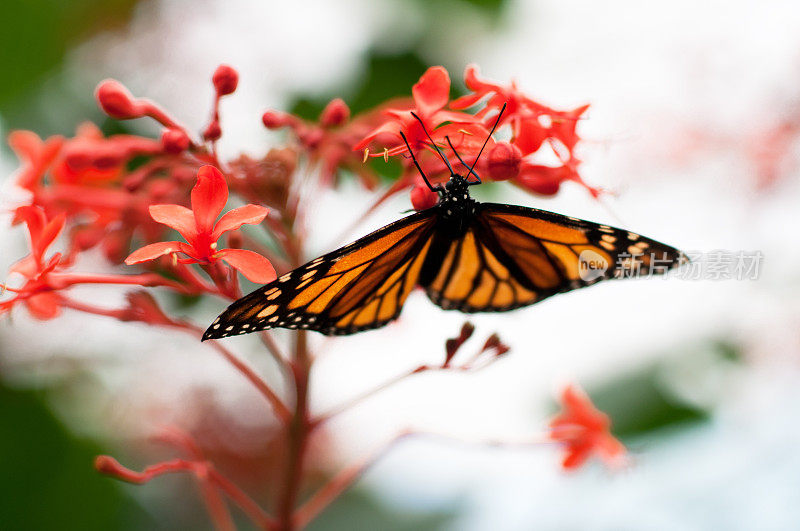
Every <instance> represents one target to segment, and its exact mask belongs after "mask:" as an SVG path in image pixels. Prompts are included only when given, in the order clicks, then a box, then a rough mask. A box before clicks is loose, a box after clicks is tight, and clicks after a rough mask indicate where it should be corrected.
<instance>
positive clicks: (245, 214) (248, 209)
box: [211, 205, 269, 241]
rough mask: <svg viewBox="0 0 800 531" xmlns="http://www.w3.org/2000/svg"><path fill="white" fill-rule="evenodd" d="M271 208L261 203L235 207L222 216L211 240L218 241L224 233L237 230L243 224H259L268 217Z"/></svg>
mask: <svg viewBox="0 0 800 531" xmlns="http://www.w3.org/2000/svg"><path fill="white" fill-rule="evenodd" d="M267 213H269V209H268V208H265V207H263V206H259V205H245V206H243V207H239V208H234V209H233V210H231V211H230V212H227V213H226V214H225V215H224V216H222V217H221V218H220V220H219V221H218V222H217V224H216V226H215V227H214V232H212V233H211V240H212V241H217V240H218V239H219V237H220V236H222V234H223V233H225V232H228V231H229V230H236V229H238V228H239V227H241V226H242V225H257V224H259V223H261V222H262V221H264V218H265V217H267Z"/></svg>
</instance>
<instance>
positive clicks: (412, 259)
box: [203, 209, 435, 341]
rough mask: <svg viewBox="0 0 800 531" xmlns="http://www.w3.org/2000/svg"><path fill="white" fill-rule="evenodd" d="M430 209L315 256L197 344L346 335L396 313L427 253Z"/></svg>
mask: <svg viewBox="0 0 800 531" xmlns="http://www.w3.org/2000/svg"><path fill="white" fill-rule="evenodd" d="M434 212H435V211H434V210H433V209H431V210H427V211H423V212H418V213H416V214H413V215H411V216H408V217H406V218H403V219H401V220H399V221H396V222H394V223H392V224H390V225H387V226H385V227H383V228H382V229H379V230H377V231H375V232H373V233H372V234H369V235H367V236H365V237H363V238H361V239H359V240H357V241H355V242H353V243H351V244H350V245H347V246H345V247H342V248H340V249H338V250H336V251H333V252H331V253H329V254H326V255H324V256H321V257H319V258H317V259H315V260H312V261H311V262H309V263H307V264H305V265H304V266H301V267H298V268H297V269H295V270H293V271H291V272H289V273H287V274H285V275H283V276H282V277H280V278H278V279H276V280H274V281H273V282H270V283H269V284H266V285H264V286H262V287H261V288H259V289H257V290H255V291H254V292H252V293H250V294H249V295H246V296H245V297H242V298H241V299H239V300H237V301H236V302H234V303H233V304H231V305H230V306H229V307H228V308H227V309H226V310H225V311H224V312H223V313H222V314H221V315H220V316H219V317H218V318H217V320H216V321H214V323H212V325H211V326H210V327H209V329H208V330H206V332H205V334H204V335H203V340H204V341H205V340H206V339H219V338H222V337H227V336H232V335H241V334H246V333H250V332H256V331H259V330H267V329H269V328H275V327H283V328H301V329H308V330H316V331H318V332H322V333H324V334H352V333H355V332H359V331H361V330H368V329H371V328H377V327H380V326H383V325H385V324H386V323H388V322H389V321H391V320H392V319H394V318H396V317H397V316H398V315H399V314H400V310H401V309H402V307H403V304H404V302H405V300H406V297H408V294H409V293H410V292H411V290H412V289H413V288H414V286H415V285H416V284H417V279H418V277H419V273H420V269H421V267H422V264H423V262H424V260H425V256H426V254H427V252H428V249H429V248H430V244H431V235H432V233H433V227H434V224H435V213H434Z"/></svg>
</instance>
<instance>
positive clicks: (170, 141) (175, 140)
mask: <svg viewBox="0 0 800 531" xmlns="http://www.w3.org/2000/svg"><path fill="white" fill-rule="evenodd" d="M190 144H191V141H190V140H189V135H187V134H186V132H185V131H183V130H181V129H171V128H170V129H165V130H164V132H163V133H161V145H162V146H163V147H164V151H166V152H167V153H172V154H173V155H177V154H178V153H182V152H183V151H186V150H187V149H189V145H190Z"/></svg>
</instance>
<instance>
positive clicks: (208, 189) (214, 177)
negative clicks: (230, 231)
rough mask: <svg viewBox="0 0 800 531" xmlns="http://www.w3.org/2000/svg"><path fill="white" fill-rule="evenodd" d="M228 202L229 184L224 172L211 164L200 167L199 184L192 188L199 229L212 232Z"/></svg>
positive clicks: (193, 207) (193, 205)
mask: <svg viewBox="0 0 800 531" xmlns="http://www.w3.org/2000/svg"><path fill="white" fill-rule="evenodd" d="M227 202H228V184H227V183H226V182H225V177H224V176H223V175H222V172H220V171H219V170H218V169H216V168H215V167H214V166H211V165H206V166H203V167H202V168H200V169H199V170H198V171H197V184H195V185H194V188H192V211H193V212H194V218H195V221H196V224H197V231H198V232H208V233H210V232H211V230H212V228H213V227H214V221H216V219H217V217H218V216H219V215H220V213H222V209H223V208H225V203H227Z"/></svg>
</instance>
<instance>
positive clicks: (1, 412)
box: [0, 384, 153, 531]
mask: <svg viewBox="0 0 800 531" xmlns="http://www.w3.org/2000/svg"><path fill="white" fill-rule="evenodd" d="M99 453H101V449H100V448H99V447H97V446H96V445H95V444H93V443H90V442H87V441H82V440H79V439H76V438H75V437H74V436H73V435H72V434H71V433H70V432H69V430H67V429H66V428H65V427H64V426H63V425H62V424H61V423H60V422H59V421H58V420H57V419H56V418H55V417H54V416H53V414H52V413H51V412H50V410H49V408H48V405H47V403H46V401H45V400H44V393H43V392H40V391H20V390H14V389H11V388H9V387H6V386H4V385H1V384H0V528H2V529H9V530H11V529H13V530H26V529H31V530H33V529H37V530H38V529H80V530H83V531H88V530H93V529H97V530H107V529H146V528H152V527H153V522H152V521H151V519H150V517H149V516H148V515H147V514H146V513H145V512H144V510H143V509H142V508H141V507H140V506H139V505H137V504H136V503H135V502H134V501H133V500H132V499H131V498H130V497H128V496H127V495H126V494H125V493H124V492H123V490H122V489H121V487H120V484H119V483H118V482H116V481H114V480H111V479H109V478H106V477H103V476H101V475H100V474H98V473H97V472H96V471H95V470H94V468H93V466H92V462H93V460H94V457H95V456H96V455H97V454H99Z"/></svg>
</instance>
